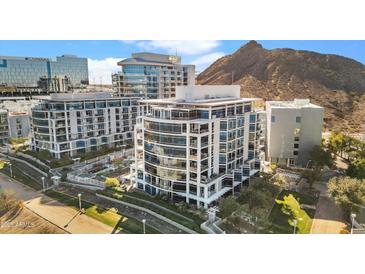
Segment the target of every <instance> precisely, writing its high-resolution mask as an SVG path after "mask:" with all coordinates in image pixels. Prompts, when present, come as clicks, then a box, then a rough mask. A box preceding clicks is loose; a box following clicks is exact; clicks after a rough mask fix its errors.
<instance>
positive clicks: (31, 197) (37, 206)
mask: <svg viewBox="0 0 365 274" xmlns="http://www.w3.org/2000/svg"><path fill="white" fill-rule="evenodd" d="M0 188H1V189H2V190H5V189H9V190H13V191H14V192H15V193H16V194H17V196H18V197H19V199H22V200H24V201H25V202H24V205H25V207H26V208H28V209H29V210H31V211H32V212H34V213H36V214H38V215H39V216H41V217H43V218H44V219H46V220H47V221H49V222H51V223H53V224H55V225H56V226H58V227H60V228H62V229H64V230H66V231H67V232H69V233H76V234H100V233H103V234H110V233H111V232H112V231H113V229H114V228H113V227H111V226H108V225H105V224H103V223H101V222H99V221H97V220H95V219H93V218H91V217H88V216H86V215H84V214H82V215H80V213H79V211H77V210H75V209H74V208H72V207H69V206H66V205H64V204H62V203H60V202H57V201H55V200H52V199H51V198H49V197H47V196H45V195H44V194H43V193H40V192H37V191H35V190H32V189H31V188H29V187H27V186H24V185H22V184H21V183H19V182H17V181H15V180H13V179H10V178H9V177H8V176H6V175H4V174H1V173H0Z"/></svg>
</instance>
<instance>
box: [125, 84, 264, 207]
mask: <svg viewBox="0 0 365 274" xmlns="http://www.w3.org/2000/svg"><path fill="white" fill-rule="evenodd" d="M259 101H260V100H258V99H245V98H240V87H239V86H185V87H184V86H179V87H177V88H176V98H167V99H154V100H153V99H152V100H142V101H140V108H139V114H140V115H141V116H139V117H138V118H137V125H136V128H135V144H136V145H135V150H136V152H135V153H136V163H135V165H134V166H132V167H131V170H132V174H134V177H133V180H134V182H135V186H136V187H138V188H139V189H141V190H144V191H146V192H148V193H150V194H152V195H156V194H165V195H167V196H169V198H170V199H173V200H177V201H179V200H183V201H186V202H188V203H191V204H196V205H197V206H198V207H201V206H203V207H205V208H207V207H208V205H209V204H212V203H214V202H215V201H217V200H218V199H219V198H220V197H222V196H223V195H224V194H226V193H228V192H232V190H233V188H236V189H238V188H240V186H241V185H243V184H248V180H249V177H250V176H252V175H254V174H255V173H257V172H258V171H259V170H260V162H261V160H263V157H264V153H263V151H262V149H263V148H264V136H265V129H264V126H265V121H264V119H265V118H266V115H265V113H264V112H263V111H261V110H258V109H257V105H258V103H259ZM233 191H234V190H233Z"/></svg>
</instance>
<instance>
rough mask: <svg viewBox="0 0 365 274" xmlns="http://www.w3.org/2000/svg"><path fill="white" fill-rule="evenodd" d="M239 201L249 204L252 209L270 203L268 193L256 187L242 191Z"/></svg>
mask: <svg viewBox="0 0 365 274" xmlns="http://www.w3.org/2000/svg"><path fill="white" fill-rule="evenodd" d="M237 201H238V202H239V203H240V204H247V205H248V208H249V210H250V211H252V210H254V209H256V208H264V207H265V206H267V204H268V203H269V201H268V195H267V194H266V193H265V192H264V191H263V190H260V189H255V188H248V189H247V190H245V191H242V192H241V194H240V196H239V197H238V198H237Z"/></svg>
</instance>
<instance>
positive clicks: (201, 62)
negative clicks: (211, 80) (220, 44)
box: [191, 51, 225, 72]
mask: <svg viewBox="0 0 365 274" xmlns="http://www.w3.org/2000/svg"><path fill="white" fill-rule="evenodd" d="M224 55H225V53H224V52H222V51H219V52H212V53H208V54H205V55H202V56H200V57H198V58H196V59H195V60H193V61H192V62H191V63H192V64H193V65H195V66H196V71H197V72H202V71H203V70H204V69H206V68H207V67H208V66H209V65H211V64H212V63H214V62H215V61H216V60H218V59H219V58H221V57H222V56H224Z"/></svg>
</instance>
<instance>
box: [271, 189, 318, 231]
mask: <svg viewBox="0 0 365 274" xmlns="http://www.w3.org/2000/svg"><path fill="white" fill-rule="evenodd" d="M289 194H292V195H293V196H294V197H295V199H296V200H297V201H298V202H299V203H300V204H308V205H316V204H317V201H318V200H317V199H316V198H314V197H312V196H309V195H305V194H300V193H297V192H294V191H288V190H283V191H282V192H281V193H280V194H279V195H278V198H277V199H278V200H283V198H284V197H285V196H288V195H289ZM314 214H315V210H313V209H300V210H298V214H297V218H298V219H299V218H300V219H302V220H298V225H297V228H298V229H297V231H298V233H302V234H306V233H309V232H310V229H311V226H312V222H313V217H314ZM269 220H270V221H271V222H272V226H271V227H270V230H272V231H274V232H275V233H280V234H287V233H293V226H292V225H290V219H289V215H287V214H285V213H283V212H282V205H280V204H277V203H275V205H274V207H273V209H272V211H271V213H270V216H269Z"/></svg>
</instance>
